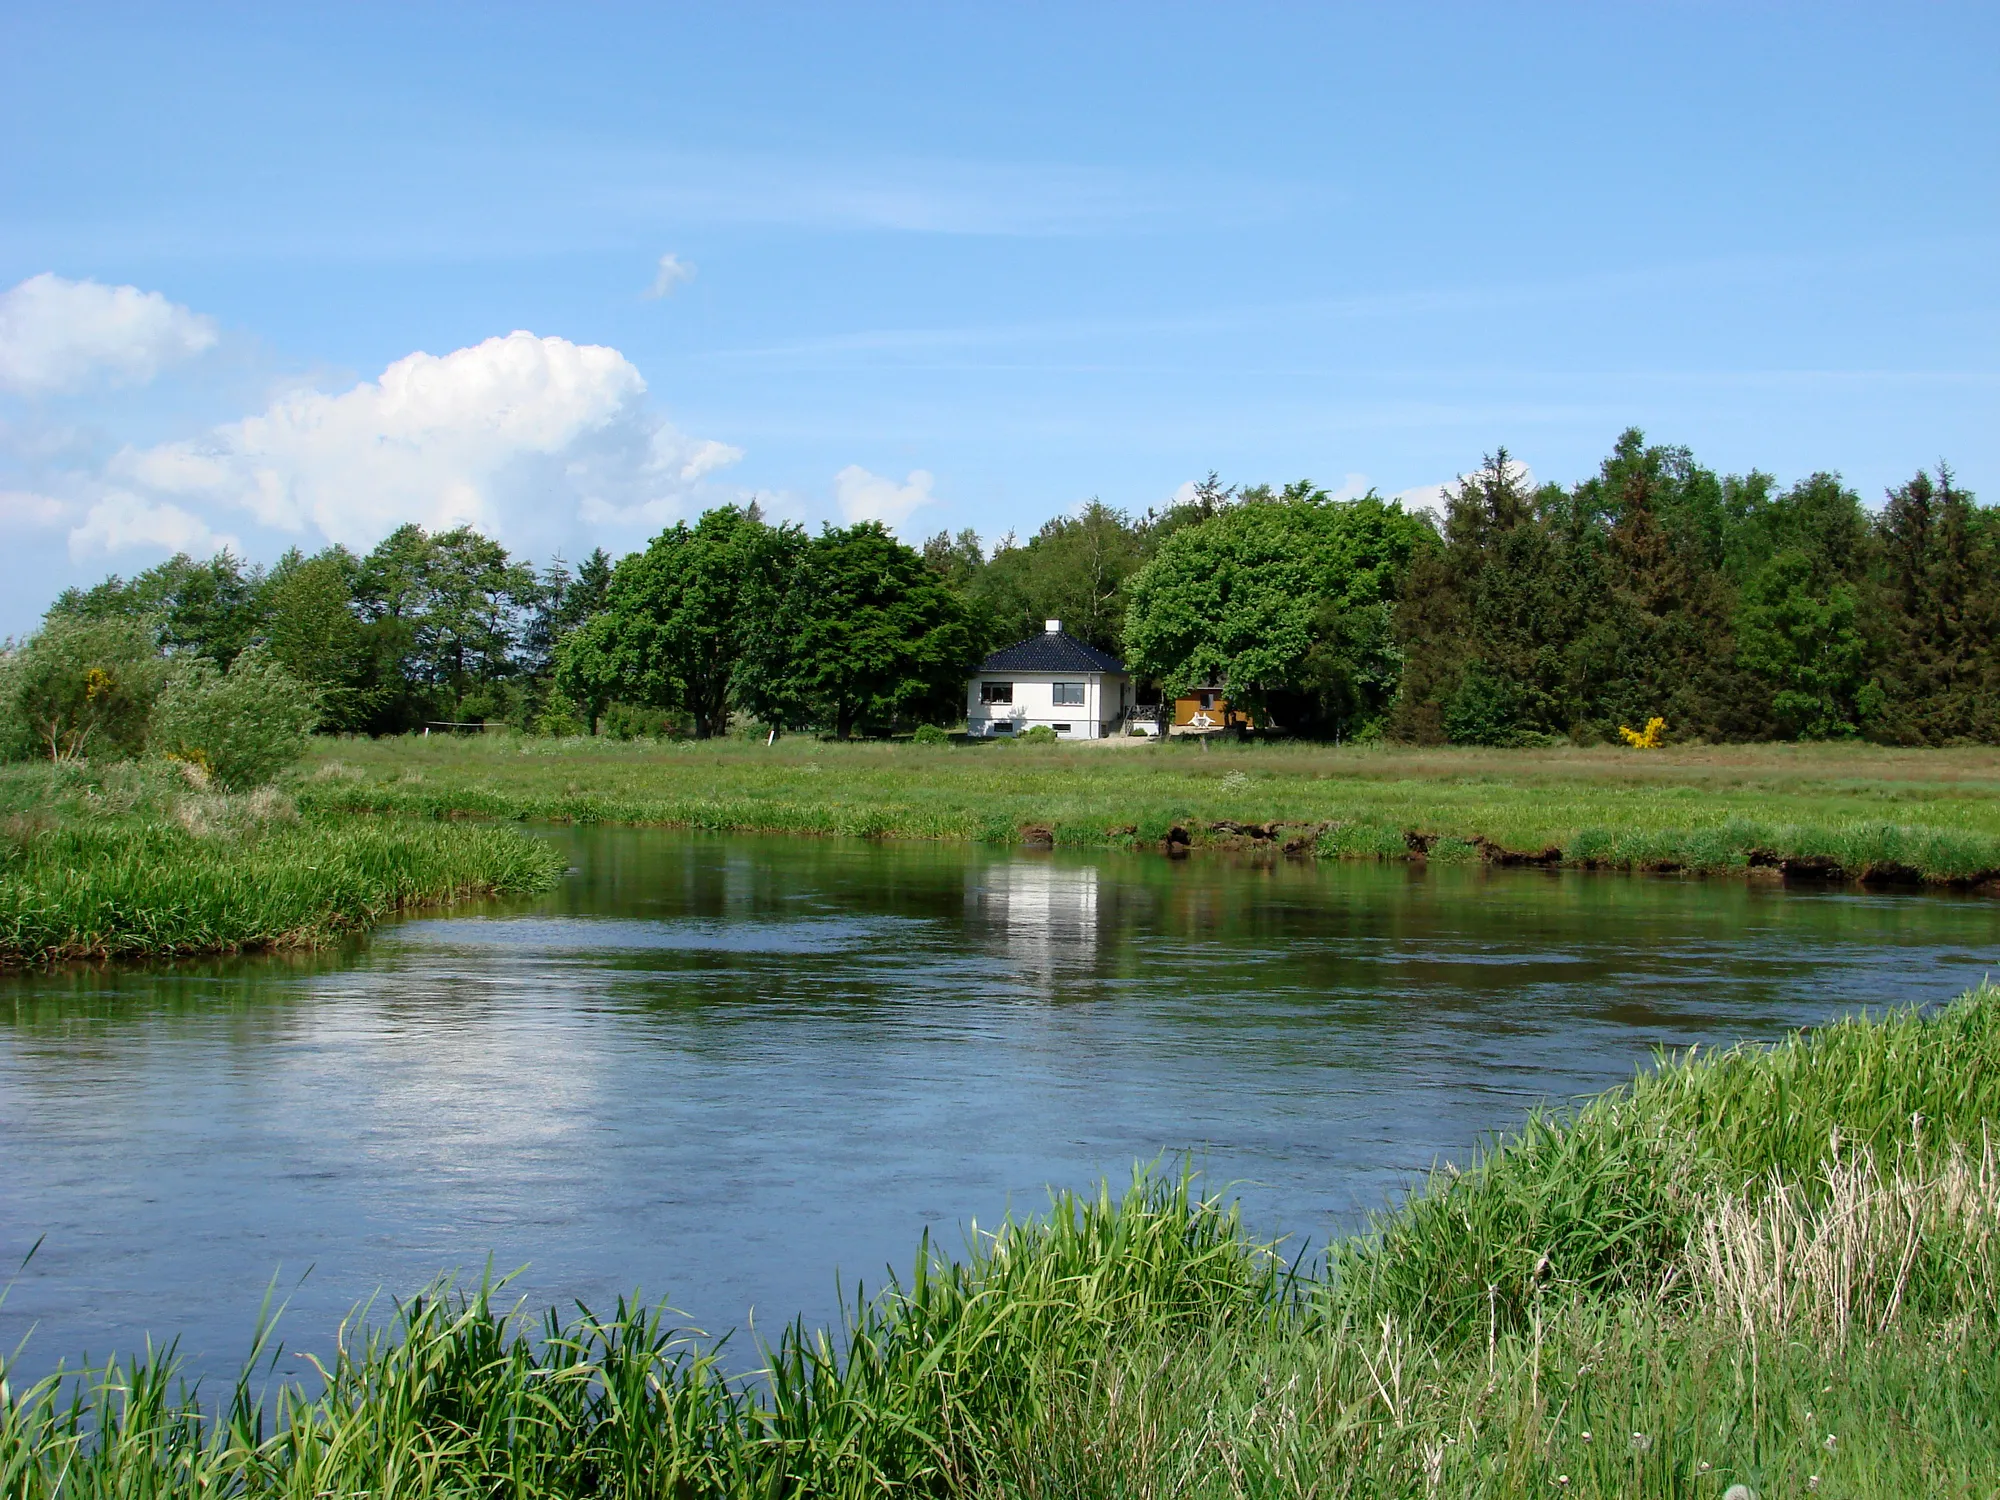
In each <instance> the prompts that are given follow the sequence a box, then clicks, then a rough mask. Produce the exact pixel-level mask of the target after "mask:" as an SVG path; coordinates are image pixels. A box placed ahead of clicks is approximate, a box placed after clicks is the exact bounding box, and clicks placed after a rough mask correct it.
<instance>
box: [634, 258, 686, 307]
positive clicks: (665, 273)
mask: <svg viewBox="0 0 2000 1500" xmlns="http://www.w3.org/2000/svg"><path fill="white" fill-rule="evenodd" d="M693 280H694V267H693V266H691V265H689V264H688V263H687V262H686V261H684V260H682V259H681V258H680V257H679V256H678V255H674V254H672V253H669V254H666V255H662V256H661V257H660V265H659V269H658V270H657V271H655V272H654V273H653V284H652V285H651V286H649V287H647V288H646V291H645V296H646V299H647V300H648V301H649V302H657V301H659V300H660V298H662V297H671V296H672V295H673V292H674V288H675V287H677V286H679V285H680V284H681V283H682V282H684V281H693Z"/></svg>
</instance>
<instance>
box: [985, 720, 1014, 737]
mask: <svg viewBox="0 0 2000 1500" xmlns="http://www.w3.org/2000/svg"><path fill="white" fill-rule="evenodd" d="M987 727H988V728H989V729H990V730H992V732H993V733H994V734H1012V733H1013V732H1014V721H1013V720H1012V719H996V720H994V722H993V723H992V724H990V725H988V726H987Z"/></svg>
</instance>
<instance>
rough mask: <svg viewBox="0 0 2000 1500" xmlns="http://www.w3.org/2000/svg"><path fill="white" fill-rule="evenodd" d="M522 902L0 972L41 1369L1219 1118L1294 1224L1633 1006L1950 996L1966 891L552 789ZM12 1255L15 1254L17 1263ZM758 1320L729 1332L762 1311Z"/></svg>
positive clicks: (769, 1267) (717, 1257)
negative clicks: (281, 1313) (1620, 871)
mask: <svg viewBox="0 0 2000 1500" xmlns="http://www.w3.org/2000/svg"><path fill="white" fill-rule="evenodd" d="M547 836H549V837H552V838H556V839H558V840H559V841H560V843H561V844H562V845H563V847H564V848H566V849H567V850H568V851H570V853H571V856H572V860H573V862H574V864H575V865H576V867H577V868H576V870H575V872H574V873H573V874H572V875H571V876H570V878H569V879H568V880H567V881H566V882H565V883H564V885H563V886H562V888H561V889H560V890H558V891H557V892H556V893H554V894H553V895H551V896H549V897H547V898H545V899H543V900H541V901H538V902H534V903H521V904H516V905H509V906H494V907H490V908H485V909H482V910H478V911H476V912H471V913H467V914H462V915H455V916H452V917H450V918H445V919H439V920H428V921H414V922H409V923H405V924H402V925H399V926H396V927H392V928H390V929H387V930H385V931H383V932H380V933H378V934H377V935H376V936H375V937H374V938H373V939H372V940H370V941H368V942H365V943H358V944H356V945H354V946H353V947H351V948H350V949H348V950H346V951H342V952H339V953H334V954H322V955H318V956H315V957H313V958H311V959H307V960H296V959H294V960H284V959H251V960H241V961H232V962H228V963H218V964H205V965H200V966H182V967H177V968H170V969H158V970H151V971H123V972H95V971H92V972H71V973H65V974H60V975H54V976H37V977H28V978H21V977H16V978H14V979H11V980H7V981H5V982H4V986H0V1146H4V1153H5V1157H4V1168H0V1196H3V1197H4V1207H0V1257H4V1258H5V1263H6V1266H7V1267H8V1268H9V1269H11V1268H12V1267H14V1266H17V1265H19V1264H20V1263H21V1261H22V1259H23V1257H24V1256H26V1255H27V1254H28V1252H29V1249H30V1247H31V1246H33V1245H35V1244H36V1242H37V1241H38V1240H39V1242H40V1249H39V1250H38V1251H37V1252H36V1253H35V1254H34V1255H33V1257H32V1259H31V1260H29V1261H28V1262H27V1264H26V1266H25V1268H24V1269H22V1270H21V1271H20V1272H19V1274H18V1275H17V1276H16V1277H15V1281H14V1285H13V1287H12V1289H11V1291H10V1292H9V1293H8V1296H7V1300H6V1301H5V1303H4V1305H0V1340H4V1343H5V1345H6V1346H7V1347H9V1348H11V1347H12V1346H13V1345H14V1343H15V1342H16V1341H17V1340H18V1339H20V1338H21V1337H22V1335H23V1334H24V1333H26V1332H28V1331H29V1329H30V1328H31V1327H32V1328H33V1335H32V1340H31V1342H30V1345H29V1349H30V1358H29V1361H28V1364H29V1367H30V1368H46V1367H47V1366H48V1365H49V1364H51V1363H53V1361H54V1360H55V1359H56V1358H57V1357H59V1356H66V1357H68V1358H69V1359H70V1360H72V1361H74V1360H75V1358H76V1357H77V1356H79V1355H81V1354H84V1353H86V1352H88V1353H89V1354H91V1355H94V1356H101V1355H103V1354H104V1353H106V1352H107V1351H109V1350H111V1349H112V1348H114V1347H115V1348H118V1349H126V1350H129V1349H131V1348H134V1347H137V1346H139V1345H140V1344H141V1343H142V1341H143V1340H144V1338H145V1337H146V1336H147V1335H148V1334H149V1333H150V1334H151V1335H152V1336H153V1337H154V1338H155V1339H165V1338H170V1337H173V1336H175V1335H179V1336H181V1338H182V1349H183V1352H184V1353H185V1354H187V1355H188V1356H189V1358H190V1360H191V1362H192V1363H193V1365H194V1366H195V1367H196V1368H198V1369H205V1370H232V1369H233V1368H234V1366H235V1364H236V1362H237V1360H238V1359H239V1358H240V1357H241V1355H242V1353H243V1352H244V1351H245V1349H246V1348H247V1347H248V1342H249V1337H250V1330H251V1326H252V1323H253V1320H254V1317H255V1315H256V1311H257V1307H258V1303H259V1301H260V1299H261V1297H262V1295H263V1292H264V1289H265V1287H266V1286H267V1285H269V1284H271V1283H272V1281H273V1278H274V1277H275V1278H276V1284H277V1287H278V1296H279V1298H280V1299H281V1300H287V1299H288V1301H289V1309H288V1311H287V1312H286V1314H285V1317H284V1320H283V1323H282V1325H281V1326H282V1328H283V1330H284V1332H285V1334H286V1337H287V1342H288V1343H289V1344H290V1345H291V1346H292V1347H294V1348H300V1347H304V1348H315V1349H317V1348H323V1347H324V1346H325V1344H326V1342H327V1340H328V1338H329V1336H330V1334H331V1330H332V1329H333V1327H334V1325H335V1324H336V1323H337V1322H338V1320H339V1317H340V1315H341V1314H342V1313H343V1312H344V1311H346V1310H347V1309H348V1308H349V1306H350V1305H352V1304H353V1303H355V1302H357V1301H359V1300H360V1299H362V1298H365V1297H367V1296H368V1295H370V1294H371V1293H373V1292H375V1291H377V1290H378V1289H381V1290H383V1291H386V1292H388V1293H391V1294H396V1293H403V1292H407V1291H409V1290H412V1289H414V1288H415V1287H416V1286H418V1285H419V1284H420V1283H422V1282H423V1281H424V1280H425V1279H427V1278H428V1277H430V1276H432V1275H433V1274H435V1273H437V1272H438V1271H439V1270H440V1269H444V1268H457V1269H459V1270H460V1271H461V1272H462V1273H464V1274H466V1275H470V1276H474V1277H476V1276H477V1275H478V1274H479V1273H480V1271H481V1269H482V1268H483V1267H484V1266H485V1265H486V1264H487V1263H488V1261H489V1258H490V1261H491V1264H492V1265H493V1267H494V1268H495V1269H496V1270H497V1271H503V1272H505V1271H514V1270H516V1269H517V1268H522V1267H525V1268H526V1269H525V1270H524V1271H523V1272H522V1274H521V1276H520V1278H519V1280H518V1282H517V1286H518V1288H519V1289H520V1290H521V1292H522V1293H523V1294H525V1295H526V1296H528V1297H529V1298H530V1300H531V1301H532V1302H534V1303H536V1304H541V1303H545V1302H548V1301H550V1300H557V1299H568V1298H572V1297H574V1298H581V1299H583V1300H584V1301H586V1302H589V1303H591V1304H593V1305H597V1304H603V1303H607V1302H609V1301H610V1299H611V1298H613V1297H614V1296H615V1295H616V1294H617V1293H619V1292H621V1291H630V1290H632V1289H633V1288H635V1287H636V1288H640V1289H642V1290H643V1291H644V1293H645V1294H646V1295H647V1296H648V1297H649V1298H651V1297H665V1298H667V1299H668V1300H670V1301H671V1302H672V1303H673V1304H674V1305H675V1306H677V1307H679V1308H682V1309H684V1310H686V1311H687V1312H688V1313H689V1314H690V1315H691V1317H692V1318H693V1319H694V1321H695V1322H696V1323H698V1324H699V1325H701V1326H703V1327H706V1328H708V1329H710V1330H712V1331H720V1330H721V1329H725V1328H731V1327H738V1328H741V1327H743V1326H744V1324H745V1323H746V1320H748V1319H750V1318H752V1317H753V1316H754V1319H755V1325H756V1326H757V1327H758V1328H759V1329H762V1330H765V1331H768V1332H772V1333H775V1331H776V1328H777V1325H779V1324H780V1323H782V1322H784V1321H787V1320H789V1319H790V1318H791V1317H793V1316H795V1315H798V1314H800V1313H803V1314H804V1315H806V1316H807V1317H808V1318H809V1319H812V1320H824V1319H826V1318H828V1317H830V1316H831V1315H832V1313H833V1311H834V1308H835V1287H836V1282H835V1276H836V1271H838V1272H839V1274H840V1275H842V1276H843V1277H845V1278H846V1279H847V1281H848V1283H849V1285H850V1289H851V1283H852V1281H853V1279H854V1278H856V1277H865V1278H866V1279H867V1281H868V1282H869V1284H870V1285H871V1286H872V1285H874V1284H876V1283H877V1282H879V1280H880V1279H881V1273H882V1271H883V1268H884V1265H885V1263H888V1262H893V1263H894V1264H895V1265H896V1266H898V1267H899V1268H906V1267H907V1265H908V1263H909V1260H910V1257H911V1256H912V1254H913V1252H914V1250H915V1248H916V1245H917V1242H918V1236H919V1234H920V1232H921V1231H922V1230H924V1229H925V1228H926V1227H928V1228H930V1229H932V1230H933V1231H934V1232H935V1233H938V1234H940V1235H941V1236H942V1237H944V1238H945V1239H946V1240H947V1241H948V1242H951V1243H954V1244H955V1243H957V1242H958V1240H959V1239H960V1238H961V1236H962V1232H963V1226H964V1225H965V1224H966V1223H967V1221H969V1220H971V1219H972V1218H974V1217H977V1218H978V1219H979V1220H980V1221H981V1222H986V1223H990V1222H992V1221H993V1220H994V1219H996V1218H997V1217H998V1216H1000V1215H1001V1214H1002V1213H1004V1212H1006V1211H1007V1210H1008V1209H1009V1208H1013V1209H1017V1210H1028V1209H1033V1208H1035V1207H1036V1206H1038V1205H1039V1204H1040V1203H1041V1202H1042V1201H1043V1198H1044V1187H1045V1185H1046V1184H1050V1183H1059V1184H1065V1185H1072V1186H1080V1185H1085V1184H1088V1183H1090V1182H1092V1181H1093V1180H1095V1179H1096V1178H1098V1177H1099V1176H1101V1175H1104V1174H1107V1173H1108V1174H1113V1175H1122V1174H1123V1173H1125V1172H1126V1171H1128V1170H1129V1168H1130V1166H1131V1164H1132V1163H1133V1161H1134V1160H1136V1159H1145V1158H1151V1157H1153V1156H1155V1155H1156V1154H1158V1153H1160V1152H1163V1151H1165V1152H1178V1151H1183V1150H1191V1151H1194V1152H1197V1153H1199V1154H1200V1156H1201V1158H1202V1160H1203V1161H1204V1163H1205V1166H1206V1169H1207V1171H1208V1172H1209V1174H1210V1175H1211V1177H1212V1178H1214V1179H1216V1180H1218V1181H1233V1182H1237V1183H1239V1184H1240V1185H1241V1191H1242V1193H1243V1196H1244V1197H1245V1199H1246V1200H1247V1202H1248V1204H1249V1207H1250V1210H1251V1214H1252V1217H1253V1219H1254V1220H1255V1222H1257V1223H1258V1224H1259V1225H1260V1226H1261V1227H1264V1228H1268V1229H1271V1230H1283V1231H1289V1232H1291V1233H1294V1234H1297V1235H1303V1236H1310V1237H1311V1238H1312V1239H1313V1240H1314V1241H1315V1242H1318V1241H1323V1240H1324V1239H1325V1238H1326V1237H1327V1236H1328V1235H1329V1234H1332V1233H1335V1232H1338V1231H1339V1230H1341V1229H1342V1228H1346V1227H1351V1226H1352V1225H1353V1224H1354V1223H1355V1221H1356V1219H1357V1217H1358V1216H1359V1215H1360V1214H1362V1213H1364V1212H1365V1211H1366V1210H1368V1209H1369V1208H1372V1207H1374V1206H1377V1205H1379V1204H1381V1203H1383V1202H1384V1201H1386V1199H1387V1198H1388V1197H1389V1195H1390V1194H1391V1193H1393V1192H1394V1191H1395V1190H1396V1188H1397V1187H1398V1186H1399V1185H1401V1184H1403V1183H1405V1182H1407V1181H1408V1180H1409V1178H1410V1174H1412V1173H1413V1172H1416V1171H1419V1170H1421V1169H1423V1168H1424V1167H1426V1166H1428V1165H1429V1164H1430V1163H1431V1162H1432V1161H1433V1160H1435V1159H1436V1158H1437V1156H1438V1155H1439V1154H1440V1153H1449V1152H1463V1151H1464V1149H1465V1148H1466V1147H1467V1146H1469V1145H1470V1144H1471V1143H1472V1142H1473V1141H1474V1140H1475V1139H1476V1138H1477V1137H1478V1135H1479V1134H1480V1132H1482V1131H1485V1130H1490V1129H1494V1128H1501V1127H1506V1126H1509V1125H1512V1124H1513V1123H1514V1122H1516V1121H1517V1120H1518V1119H1519V1118H1520V1115H1521V1112H1522V1110H1523V1109H1524V1108H1525V1107H1526V1106H1527V1105H1528V1104H1530V1103H1532V1102H1534V1101H1536V1100H1540V1099H1548V1098H1556V1099H1561V1098H1566V1097H1570V1096H1574V1095H1578V1094H1583V1093H1588V1092H1593V1091H1595V1090H1597V1089H1600V1088H1602V1087H1604V1086H1606V1085H1608V1084H1611V1083H1615V1082H1618V1081H1620V1080H1622V1079H1623V1078H1625V1077H1627V1076H1629V1075H1630V1073H1631V1071H1632V1069H1633V1068H1634V1067H1635V1066H1636V1065H1639V1064H1641V1063H1643V1062H1644V1061H1645V1060H1646V1059H1647V1058H1648V1056H1649V1055H1650V1053H1651V1049H1653V1048H1654V1047H1655V1046H1657V1045H1661V1044H1666V1045H1675V1046H1678V1045H1684V1044H1687V1043H1690V1042H1729V1041H1734V1040H1736V1039H1738V1038H1743V1037H1770V1036H1775V1035H1777V1034H1779V1033H1780V1032H1781V1031H1783V1030H1784V1029H1785V1028H1787V1027H1791V1026H1795V1025H1799V1024H1802V1023H1809V1022H1814V1021H1818V1020H1821V1019H1824V1018H1826V1017H1828V1016H1830V1015H1834V1014H1837V1013H1840V1012H1843V1011H1846V1010H1850V1009H1852V1008H1855V1007H1857V1006H1860V1005H1879V1004H1884V1003H1890V1002H1899V1001H1904V1000H1941V999H1945V998H1947V997H1949V996H1950V995H1952V994H1955V993H1956V992H1958V991H1959V990H1962V989H1964V988H1965V987H1966V986H1968V985H1969V984H1972V983H1974V982H1976V981H1977V980H1978V979H1979V978H1980V976H1981V975H1982V973H1984V972H1986V971H1988V970H1989V969H1994V968H2000V964H1996V955H1997V954H2000V905H1996V904H1995V903H1994V902H1992V901H1990V900H1978V899H1958V900H1954V899H1949V898H1944V897H1937V896H1918V895H1886V894H1884V895H1874V894H1862V893H1857V892H1852V891H1847V890H1840V891H1798V890H1784V889H1778V888H1772V887H1759V886H1748V885H1744V884H1740V883H1736V882H1730V881H1715V882H1702V881H1693V880H1678V879H1651V878H1633V877H1620V876H1585V875H1576V874H1563V875H1555V874H1549V873H1545V872H1539V871H1533V872H1529V871H1498V870H1485V869H1480V868H1449V867H1442V868H1433V869H1430V870H1424V869H1422V868H1406V867H1402V866H1384V865H1373V864H1338V865H1317V866H1316V865H1312V864H1309V863H1298V862H1290V861H1280V862H1255V861H1251V860H1247V859H1245V860H1240V861H1239V860H1235V859H1231V858H1227V857H1221V856H1209V857H1196V858H1193V859H1188V860H1182V861H1168V860H1165V859H1162V858H1160V857H1159V856H1157V855H1136V854H1103V855H1069V854H1053V855H1052V854H1021V853H1013V852H999V851H992V850H985V849H973V848H963V847H952V846H927V845H890V844H870V843H860V842H853V843H849V842H835V841H808V840H779V839H730V840H721V839H706V838H699V837H692V836H682V835H673V834H664V833H657V832H645V831H574V832H571V831H564V832H560V833H552V834H549V835H547ZM0 1274H4V1273H0ZM746 1352H747V1351H746Z"/></svg>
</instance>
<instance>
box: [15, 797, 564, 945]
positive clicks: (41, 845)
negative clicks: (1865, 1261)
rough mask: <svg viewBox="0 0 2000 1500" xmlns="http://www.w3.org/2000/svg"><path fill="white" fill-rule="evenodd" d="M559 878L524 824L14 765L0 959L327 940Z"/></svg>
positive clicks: (556, 865) (548, 853) (554, 859)
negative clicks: (329, 806)
mask: <svg viewBox="0 0 2000 1500" xmlns="http://www.w3.org/2000/svg"><path fill="white" fill-rule="evenodd" d="M561 873H562V863H561V860H560V859H559V858H558V856H557V855H556V854H555V852H554V851H553V850H551V849H549V848H548V847H547V846H546V845H544V844H541V843H538V842H536V841H535V840H532V839H528V838H524V837H522V836H521V835H520V834H519V833H517V832H516V831H514V830H513V829H503V828H487V827H474V826H460V825H452V824H440V823H435V822H422V821H417V820H413V819H404V818H397V819H378V818H366V817H360V818H357V817H352V816H343V815H339V814H328V813H313V812H310V811H308V812H305V813H301V811H300V809H299V808H298V807H297V806H296V804H295V802H294V800H293V799H292V797H291V796H290V795H289V794H287V793H285V792H283V791H281V790H278V789H274V788H265V789H263V790H261V791H257V792H251V793H247V794H241V795H227V794H223V793H219V792H213V791H208V790H204V789H201V788H198V787H196V786H193V785H191V784H190V783H189V782H188V781H187V779H186V778H185V777H184V776H182V775H180V774H179V773H177V772H176V771H175V770H173V769H172V768H170V767H163V766H139V765H129V764H127V765H113V766H109V767H105V768H102V769H100V770H93V769H91V768H88V767H54V768H52V767H50V766H47V765H34V766H8V767H0V965H22V964H41V963H52V962H60V961H64V960H88V959H131V958H170V957H182V956H189V955H195V954H215V953H241V952H248V951H260V950H277V949H297V948H314V947H320V946H323V945H324V944H326V943H329V942H333V941H337V940H338V939H340V938H341V937H344V936H347V935H348V934H351V933H355V932H360V931H364V930H366V929H367V928H368V927H371V926H373V925H374V924H375V923H377V922H380V921H381V920H383V919H384V918H385V917H388V916H390V915H393V914H395V913H397V912H402V911H409V910H414V909H417V908H422V907H430V906H441V905H446V904H449V903H451V902H454V901H462V900H467V899H471V898H475V897H480V896H489V895H500V894H528V893H532V892H536V891H541V890H546V889H548V888H549V887H550V886H551V885H553V884H554V883H555V881H556V879H557V878H558V877H559V876H560V874H561Z"/></svg>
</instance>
